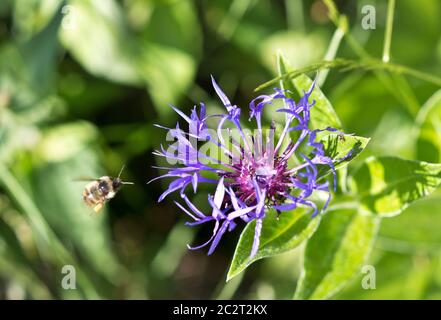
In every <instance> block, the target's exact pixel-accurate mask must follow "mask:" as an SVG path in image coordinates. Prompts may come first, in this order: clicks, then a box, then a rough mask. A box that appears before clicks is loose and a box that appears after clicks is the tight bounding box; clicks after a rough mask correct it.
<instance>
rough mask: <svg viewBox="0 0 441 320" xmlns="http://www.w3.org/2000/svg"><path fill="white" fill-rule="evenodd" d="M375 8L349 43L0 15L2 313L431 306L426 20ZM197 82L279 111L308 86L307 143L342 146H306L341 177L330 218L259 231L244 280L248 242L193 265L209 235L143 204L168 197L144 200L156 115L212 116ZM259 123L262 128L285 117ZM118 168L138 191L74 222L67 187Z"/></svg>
mask: <svg viewBox="0 0 441 320" xmlns="http://www.w3.org/2000/svg"><path fill="white" fill-rule="evenodd" d="M374 4H375V6H376V8H377V14H378V15H377V26H376V27H377V28H376V29H375V30H364V29H363V28H362V26H361V23H360V21H361V19H362V15H360V14H359V13H360V12H361V6H362V5H363V2H355V1H339V2H336V3H335V4H334V2H333V1H329V0H327V1H323V2H321V1H289V0H286V1H283V0H280V1H274V2H272V1H253V0H250V1H242V0H232V1H226V0H221V1H193V0H183V1H169V0H167V1H145V0H130V1H117V0H103V1H93V2H92V1H81V0H66V1H61V0H55V1H53V0H43V1H40V0H8V1H2V2H1V4H0V258H1V259H0V298H8V299H9V298H18V299H23V298H26V299H54V298H63V299H81V298H86V299H87V298H101V299H112V298H124V299H133V298H138V299H146V298H216V297H222V298H242V299H248V298H259V299H260V298H262V299H272V298H283V299H291V298H295V299H329V298H337V299H339V298H342V299H394V298H402V299H439V298H440V297H441V294H440V292H441V278H440V276H439V274H440V273H439V270H440V266H441V264H440V262H441V259H440V257H441V238H440V237H439V235H438V233H439V232H438V230H439V225H440V224H441V216H440V214H441V207H440V197H441V195H440V188H439V185H440V184H441V164H440V162H441V91H440V77H439V75H440V74H441V33H440V30H441V20H440V19H439V17H440V15H441V3H440V2H439V1H436V0H427V1H423V2H416V1H411V0H402V1H397V2H396V3H395V8H393V6H392V8H391V9H389V12H387V10H388V6H386V5H383V4H382V3H381V1H376V2H375V1H374ZM326 7H327V8H328V9H329V16H328V15H327V14H326V10H323V9H326ZM393 9H394V12H391V10H393ZM394 16H395V20H391V19H392V17H394ZM397 17H399V19H398V18H397ZM386 18H387V19H388V20H387V21H386ZM263 22H264V23H263ZM392 24H393V28H391V26H392ZM386 26H388V27H387V28H388V31H387V32H386V30H385V28H386ZM382 54H383V56H390V58H391V61H390V62H389V61H387V59H385V60H383V59H382ZM210 74H213V75H215V76H216V78H217V79H219V83H220V85H221V86H222V88H224V90H225V91H226V93H227V94H228V96H229V97H231V101H234V102H235V103H237V104H238V105H240V106H241V107H242V108H243V109H245V108H246V105H245V103H246V101H250V100H251V98H252V97H254V95H255V92H254V90H255V89H256V90H257V91H261V90H262V91H265V92H269V90H268V89H270V87H274V86H278V87H281V88H282V89H284V90H288V92H287V94H288V95H290V96H291V97H292V98H294V99H295V100H296V101H297V100H298V98H299V96H300V95H302V94H303V92H304V91H306V90H308V89H309V88H310V86H311V84H312V81H313V79H315V78H316V77H317V78H318V85H316V87H315V89H314V91H313V93H312V96H311V97H312V99H313V100H315V106H314V107H313V108H312V109H311V118H312V126H313V127H314V129H324V128H326V127H328V126H330V127H335V128H338V129H341V130H342V131H344V132H346V133H351V134H345V135H342V134H339V133H338V132H335V133H332V134H329V133H326V132H321V133H319V135H318V137H319V139H320V141H321V142H322V143H323V146H324V150H325V153H326V154H327V155H329V156H331V157H332V158H334V159H340V160H339V161H338V163H337V164H336V166H335V168H336V169H337V178H338V179H337V181H338V186H337V188H336V191H335V192H334V193H333V195H332V202H331V205H330V207H329V208H328V210H327V211H325V212H324V213H323V214H321V215H319V216H317V217H315V218H311V212H310V211H308V210H307V209H306V208H303V207H302V208H298V209H296V210H294V211H291V212H284V213H283V214H282V215H280V216H278V214H277V212H273V211H271V212H270V213H269V214H268V216H267V217H266V218H265V219H264V221H263V228H262V236H261V244H260V247H259V250H258V252H257V254H256V256H255V257H254V258H253V259H252V260H248V256H249V252H250V248H251V245H252V237H253V232H254V223H250V224H248V225H247V226H246V227H245V228H243V230H242V232H241V234H239V233H240V231H236V232H234V233H230V234H228V237H226V241H225V242H224V243H223V244H222V246H220V247H219V248H218V251H217V252H216V253H215V254H214V255H213V256H211V257H206V256H205V255H204V253H203V252H199V251H198V252H193V251H188V250H187V248H186V243H192V242H200V241H202V240H203V239H205V238H206V237H207V234H208V233H209V232H210V226H208V227H207V228H202V230H201V231H200V233H198V234H195V233H194V231H195V229H190V228H186V227H183V226H182V224H183V221H184V215H182V216H180V215H178V214H177V213H178V212H179V210H177V208H176V207H175V206H174V204H173V201H164V202H161V203H160V204H157V202H156V200H157V198H158V196H159V195H160V194H161V193H162V192H163V191H164V190H165V189H166V188H167V184H166V182H164V183H163V184H161V183H159V182H157V183H151V184H148V185H147V184H146V183H145V182H147V181H148V180H150V179H152V178H154V177H155V176H157V175H158V172H157V170H156V169H154V168H151V166H152V165H158V166H161V165H164V163H162V162H161V161H157V162H155V161H156V160H154V158H153V156H152V155H151V152H152V151H153V150H154V149H156V148H158V147H159V145H160V143H161V141H162V138H163V137H162V136H160V133H159V131H158V130H156V129H155V128H154V126H153V124H154V123H158V122H160V123H165V124H167V125H168V124H171V123H175V122H176V119H177V116H176V115H175V114H174V113H173V112H172V109H171V108H169V106H168V104H174V105H179V106H180V107H181V109H182V110H185V111H186V112H187V111H189V110H190V108H191V107H193V105H195V104H198V103H199V102H200V101H207V109H208V113H210V114H216V113H218V111H219V105H218V104H217V102H215V101H216V100H215V99H216V97H215V93H214V92H213V90H212V88H211V85H210V81H209V79H210ZM269 110H270V111H268V112H266V111H265V118H264V119H263V122H264V123H265V125H268V124H269V123H270V121H271V120H275V121H276V122H277V121H278V120H280V119H281V118H280V117H281V116H283V114H280V113H277V112H275V110H276V109H275V108H274V109H269ZM246 116H247V115H243V117H246ZM352 133H353V134H352ZM348 154H349V156H347V155H348ZM123 164H126V170H125V171H124V172H123V177H124V179H126V180H130V181H135V182H136V184H135V185H134V186H124V188H122V190H121V191H120V192H119V193H118V194H117V196H116V197H115V199H113V200H112V201H110V202H109V203H108V204H107V205H106V208H105V209H104V210H103V212H102V213H100V214H99V215H93V214H92V215H91V214H90V213H91V212H90V210H89V209H88V208H87V207H85V206H84V204H83V203H82V201H81V192H82V190H83V188H84V183H81V182H75V181H74V180H75V179H78V178H80V177H84V176H90V177H99V176H102V175H112V176H115V175H117V174H118V172H119V170H120V168H121V166H122V165H123ZM319 174H320V177H321V179H323V180H328V181H330V183H333V176H332V173H331V172H330V170H329V169H328V168H327V167H326V168H325V167H323V168H320V170H319ZM207 191H209V192H212V191H213V190H208V189H207V190H201V191H200V192H199V193H197V194H195V195H194V196H193V197H192V200H193V201H194V203H195V204H197V205H198V206H199V205H200V204H202V203H204V202H205V200H206V198H202V197H205V196H204V195H206V193H207ZM314 196H315V197H316V198H317V199H316V200H317V201H316V202H318V203H321V205H323V204H324V202H325V201H326V198H323V197H322V195H321V194H319V193H318V194H316V195H314ZM201 200H203V201H201ZM201 209H207V208H202V207H201ZM238 229H240V228H238ZM282 253H283V254H282ZM366 264H369V265H373V266H374V267H375V270H376V273H377V281H376V289H375V290H364V289H363V288H362V287H361V285H360V283H361V281H362V278H363V276H364V274H363V273H361V270H362V268H363V266H364V265H366ZM64 265H73V266H74V267H75V269H76V272H77V288H78V289H77V290H64V289H63V288H62V287H61V284H60V283H61V280H62V277H63V276H64V275H63V274H62V273H61V269H62V267H63V266H64ZM225 280H228V282H227V283H225Z"/></svg>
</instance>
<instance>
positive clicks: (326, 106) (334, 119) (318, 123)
mask: <svg viewBox="0 0 441 320" xmlns="http://www.w3.org/2000/svg"><path fill="white" fill-rule="evenodd" d="M278 65H279V74H283V73H286V72H290V71H293V70H294V69H293V68H292V67H291V65H290V64H289V62H288V61H287V60H286V59H285V58H284V57H283V56H282V55H281V54H279V57H278ZM280 82H281V86H282V88H283V89H285V90H291V91H292V90H293V89H294V88H295V89H296V91H297V92H298V94H299V96H303V94H304V92H307V91H309V89H310V88H311V86H312V83H313V81H312V80H311V79H310V78H309V77H308V76H307V75H305V74H301V75H300V76H298V77H296V78H294V79H282V80H281V81H280ZM292 92H294V91H292ZM309 99H310V102H312V101H314V100H315V105H314V106H313V107H312V108H311V128H312V129H325V128H327V127H333V128H336V129H341V128H342V125H341V121H340V119H339V118H338V116H337V114H336V113H335V110H334V108H333V107H332V105H331V102H329V100H328V99H327V98H326V97H325V95H324V94H323V92H322V91H321V90H320V88H319V87H318V85H317V84H315V87H314V90H313V91H312V93H311V96H310V98H309Z"/></svg>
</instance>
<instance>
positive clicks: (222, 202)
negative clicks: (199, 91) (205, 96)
mask: <svg viewBox="0 0 441 320" xmlns="http://www.w3.org/2000/svg"><path fill="white" fill-rule="evenodd" d="M212 84H213V87H214V89H215V91H216V93H217V95H218V96H219V98H220V100H221V101H222V103H223V105H224V106H225V108H226V113H225V114H218V115H212V116H207V115H206V112H205V105H204V104H202V103H201V105H200V110H199V114H198V112H197V109H196V107H195V108H194V109H193V110H192V112H191V115H190V116H187V115H186V114H184V113H183V112H181V111H180V110H179V109H177V108H175V107H172V108H173V109H174V110H175V111H176V112H177V113H178V114H179V115H180V116H181V117H182V118H183V119H184V120H185V122H187V124H188V133H186V132H184V131H183V130H181V129H180V127H179V125H177V126H176V128H175V129H170V128H165V127H161V126H159V127H161V128H165V129H167V130H168V131H169V135H170V137H171V138H172V139H173V141H174V144H171V145H169V146H168V148H167V150H165V149H164V147H163V146H161V150H157V151H155V152H154V154H156V155H157V156H161V157H164V158H165V159H166V160H167V161H168V162H169V163H172V166H170V167H159V169H164V170H166V173H165V174H163V175H161V176H159V177H157V178H155V179H153V180H156V179H160V178H166V177H171V178H174V180H173V181H172V182H171V183H170V184H169V187H168V189H167V190H166V191H165V192H164V193H163V194H162V195H161V196H160V198H159V201H162V200H163V199H164V198H165V197H166V196H167V195H168V194H170V193H172V192H175V191H179V194H180V196H181V198H182V200H183V203H179V202H175V203H176V205H177V206H178V207H179V208H180V209H181V210H182V211H183V212H185V213H186V214H187V215H188V216H189V217H190V218H191V219H192V220H193V221H192V222H187V225H189V226H195V225H199V224H203V223H213V224H214V227H213V234H212V236H211V237H210V239H208V241H206V242H205V243H203V244H201V245H198V246H195V247H190V246H189V248H190V249H192V250H193V249H199V248H202V247H205V246H208V245H209V246H210V247H209V250H208V254H211V253H213V251H214V250H215V249H216V246H217V245H218V243H219V241H220V240H221V238H222V236H223V235H224V233H225V232H227V231H232V230H233V229H234V228H235V227H236V225H237V223H238V222H239V221H240V220H242V221H244V222H245V223H249V222H251V221H253V220H255V221H256V224H255V236H254V242H253V246H252V250H251V253H250V258H252V257H253V256H254V255H255V254H256V252H257V250H258V248H259V241H260V234H261V230H262V222H263V219H265V216H266V213H267V212H268V210H270V209H274V210H277V212H278V214H281V213H282V212H283V211H291V210H294V209H296V208H297V207H299V206H301V207H305V206H306V207H310V208H311V211H312V216H313V217H314V216H316V215H317V214H318V213H319V209H318V207H317V205H316V204H315V203H314V202H313V201H311V200H308V198H309V197H310V196H311V195H312V194H313V193H314V191H316V190H319V191H324V192H327V193H328V199H327V201H326V203H325V204H324V206H323V208H322V209H321V210H322V211H323V210H325V209H326V207H327V206H328V204H329V201H330V196H331V193H330V189H329V188H330V186H329V182H327V181H326V180H324V181H322V180H321V179H320V178H322V177H320V176H319V170H318V169H319V166H326V167H328V168H329V169H330V170H331V172H332V173H333V175H334V184H333V185H334V188H335V187H336V179H335V168H334V163H335V161H337V159H331V158H330V157H328V156H327V155H326V154H325V151H324V146H323V145H322V144H321V143H320V142H317V141H316V140H317V133H319V132H322V131H328V132H338V133H339V131H338V130H336V129H334V128H323V129H320V130H311V129H310V128H309V124H310V117H311V115H310V110H311V108H312V107H313V106H314V101H312V102H311V101H309V100H310V99H309V97H310V95H311V92H312V90H313V88H314V85H315V82H314V83H313V85H312V86H311V88H310V90H309V91H308V92H305V93H304V95H303V96H302V97H301V98H300V100H299V102H298V103H297V104H296V102H295V101H294V100H293V99H291V98H289V97H287V96H286V95H285V91H283V90H280V89H277V88H276V89H274V93H273V94H271V95H261V96H258V97H257V98H255V99H254V100H252V101H251V103H250V105H249V107H250V119H249V120H252V119H253V118H254V119H255V120H256V124H257V129H256V130H255V133H254V134H250V133H249V130H246V129H244V128H243V127H242V125H241V122H240V115H241V109H240V108H239V107H238V106H236V105H233V104H232V103H231V102H230V100H229V99H228V97H227V96H226V95H225V93H224V92H223V91H222V90H221V88H220V87H219V86H218V84H217V83H216V81H215V80H214V78H213V77H212ZM275 101H280V102H282V103H283V108H280V109H278V110H277V112H282V113H285V123H284V124H283V127H282V131H281V133H280V134H279V135H278V139H277V143H275V142H274V139H275V129H276V128H275V127H276V126H275V123H274V122H272V123H271V125H270V128H269V130H266V131H267V134H266V135H265V134H264V133H265V132H264V131H265V130H263V128H262V113H263V110H264V108H265V107H266V106H267V105H269V104H273V102H275ZM209 118H211V119H214V120H217V123H218V125H217V128H216V130H211V129H209V127H208V125H207V120H208V119H209ZM293 131H295V132H296V135H295V136H296V139H295V140H292V136H293V135H291V134H290V133H291V132H293ZM233 132H236V133H238V135H237V136H236V137H235V136H234V135H233V134H232V133H233ZM225 133H226V134H227V139H226V138H225ZM204 144H209V145H211V146H212V147H214V150H215V151H216V152H215V153H216V155H217V156H213V155H210V154H207V152H202V151H201V148H200V147H201V145H204ZM205 150H207V148H205ZM219 151H220V152H219ZM219 154H221V155H223V157H219V156H218V155H219ZM329 169H328V170H329ZM153 180H152V181H153ZM199 183H208V184H212V185H213V190H214V194H208V197H207V200H208V204H209V205H210V207H211V213H204V212H202V211H201V210H200V209H199V208H197V207H196V206H195V205H194V204H193V203H192V202H191V201H190V199H189V198H188V197H187V194H186V191H187V189H188V188H187V187H190V188H191V189H193V192H194V193H196V192H197V191H198V190H197V188H198V185H199Z"/></svg>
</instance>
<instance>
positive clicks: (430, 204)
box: [379, 194, 441, 251]
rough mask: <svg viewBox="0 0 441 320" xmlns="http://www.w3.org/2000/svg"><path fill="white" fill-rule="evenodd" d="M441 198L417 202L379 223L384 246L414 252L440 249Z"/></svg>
mask: <svg viewBox="0 0 441 320" xmlns="http://www.w3.org/2000/svg"><path fill="white" fill-rule="evenodd" d="M440 218H441V196H440V195H439V194H436V195H435V196H430V197H427V198H425V199H423V200H420V201H417V202H415V203H414V204H412V205H411V206H409V208H407V209H406V210H404V211H403V213H402V214H400V215H399V216H397V217H394V218H393V219H384V220H383V221H382V222H381V228H380V233H379V235H380V236H381V237H382V239H383V238H384V245H386V246H397V249H400V248H402V249H405V250H406V249H407V250H410V251H416V250H420V249H427V250H430V249H434V248H438V249H439V248H441V234H440V232H439V230H440V229H441V219H440Z"/></svg>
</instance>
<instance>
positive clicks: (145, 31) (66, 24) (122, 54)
mask: <svg viewBox="0 0 441 320" xmlns="http://www.w3.org/2000/svg"><path fill="white" fill-rule="evenodd" d="M138 5H139V3H138ZM143 7H144V10H146V11H144V12H142V13H141V14H140V15H138V12H137V14H136V16H138V18H139V21H138V20H137V19H136V18H134V17H133V16H132V17H131V18H132V20H133V19H135V21H132V24H134V26H130V27H129V23H128V22H129V21H127V20H130V14H129V17H128V18H129V19H127V17H126V16H125V15H124V12H123V10H122V8H121V7H120V6H119V5H118V3H117V2H116V1H114V0H107V1H98V2H90V1H73V2H72V3H71V4H70V7H69V13H68V15H67V16H66V17H65V19H64V20H63V28H62V33H61V35H62V37H61V38H62V41H63V44H64V46H65V47H66V48H67V49H68V50H69V51H70V53H71V54H72V56H73V57H74V58H75V59H76V60H77V61H78V62H79V63H80V64H81V65H82V66H83V67H84V68H85V69H87V70H88V71H89V72H90V73H92V74H93V75H96V76H99V77H102V78H105V79H108V80H111V81H114V82H117V83H122V84H128V85H134V86H143V85H146V86H147V88H148V89H149V94H150V96H151V98H152V100H153V103H154V105H155V107H156V109H157V112H158V113H159V114H160V115H161V116H164V115H167V114H168V113H170V112H173V111H172V109H171V108H169V107H167V105H168V104H170V103H171V104H176V103H177V102H178V100H179V98H180V97H182V95H183V94H185V93H186V91H187V90H188V88H189V87H190V85H191V84H192V82H193V79H194V76H195V73H196V67H197V59H198V56H199V52H200V47H201V35H200V29H199V25H198V20H197V16H196V13H195V11H196V10H195V8H194V6H193V3H192V2H191V1H177V2H176V1H166V2H163V3H160V2H158V3H156V2H155V3H147V4H144V5H143ZM127 8H128V11H129V13H130V11H132V12H135V11H138V10H139V7H136V3H133V4H128V5H127ZM133 27H136V28H138V29H139V30H137V31H139V32H137V33H136V32H133V30H132V28H133Z"/></svg>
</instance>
